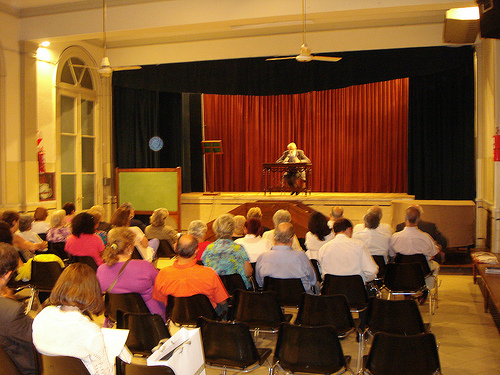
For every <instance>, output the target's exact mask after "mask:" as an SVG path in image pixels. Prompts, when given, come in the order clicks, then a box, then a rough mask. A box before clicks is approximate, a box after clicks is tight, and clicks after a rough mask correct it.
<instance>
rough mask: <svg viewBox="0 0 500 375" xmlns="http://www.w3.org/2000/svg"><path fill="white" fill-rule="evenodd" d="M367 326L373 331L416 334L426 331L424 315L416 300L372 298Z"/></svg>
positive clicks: (367, 314)
mask: <svg viewBox="0 0 500 375" xmlns="http://www.w3.org/2000/svg"><path fill="white" fill-rule="evenodd" d="M365 325H366V328H367V329H368V330H369V331H370V332H372V333H376V332H385V333H394V334H397V335H416V334H419V333H424V332H425V326H424V322H423V320H422V315H421V314H420V310H419V309H418V306H417V303H416V302H415V300H412V299H410V300H385V299H378V298H370V302H369V303H368V310H367V313H366V321H365Z"/></svg>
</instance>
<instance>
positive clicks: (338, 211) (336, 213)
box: [328, 206, 344, 229]
mask: <svg viewBox="0 0 500 375" xmlns="http://www.w3.org/2000/svg"><path fill="white" fill-rule="evenodd" d="M343 217H344V209H343V208H342V207H340V206H335V207H332V209H331V210H330V219H329V220H328V228H330V229H333V223H335V221H336V220H338V219H342V218H343Z"/></svg>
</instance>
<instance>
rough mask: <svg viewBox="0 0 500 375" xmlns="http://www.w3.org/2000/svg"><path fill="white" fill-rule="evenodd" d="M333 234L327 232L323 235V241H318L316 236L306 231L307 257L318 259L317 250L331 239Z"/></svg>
mask: <svg viewBox="0 0 500 375" xmlns="http://www.w3.org/2000/svg"><path fill="white" fill-rule="evenodd" d="M334 237H335V235H334V234H333V233H330V234H328V235H327V236H325V239H324V240H323V241H320V240H319V238H318V236H316V235H315V234H312V233H311V232H307V233H306V242H305V245H306V249H307V251H306V255H307V257H308V258H309V259H318V252H319V249H320V248H321V246H323V245H324V244H325V243H327V242H328V241H331V240H333V238H334Z"/></svg>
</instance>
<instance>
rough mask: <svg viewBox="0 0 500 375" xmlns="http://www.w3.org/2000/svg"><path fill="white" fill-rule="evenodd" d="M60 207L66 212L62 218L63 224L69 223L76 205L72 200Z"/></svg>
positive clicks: (73, 215)
mask: <svg viewBox="0 0 500 375" xmlns="http://www.w3.org/2000/svg"><path fill="white" fill-rule="evenodd" d="M62 209H63V210H64V212H66V217H65V218H64V224H67V225H69V224H71V221H72V220H73V218H74V217H75V211H76V207H75V205H74V203H72V202H66V203H64V205H63V207H62Z"/></svg>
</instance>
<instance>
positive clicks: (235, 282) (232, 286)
mask: <svg viewBox="0 0 500 375" xmlns="http://www.w3.org/2000/svg"><path fill="white" fill-rule="evenodd" d="M219 277H220V279H221V281H222V284H224V286H225V287H226V290H227V292H228V293H229V295H230V296H232V295H233V294H234V291H235V290H236V289H243V290H246V288H247V287H246V285H245V282H244V281H243V278H242V277H241V275H240V274H239V273H233V274H231V275H219Z"/></svg>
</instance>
